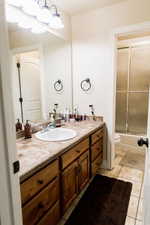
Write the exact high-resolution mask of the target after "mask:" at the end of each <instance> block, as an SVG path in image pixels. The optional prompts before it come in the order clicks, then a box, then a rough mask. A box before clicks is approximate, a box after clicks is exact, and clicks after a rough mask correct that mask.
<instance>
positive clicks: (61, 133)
mask: <svg viewBox="0 0 150 225" xmlns="http://www.w3.org/2000/svg"><path fill="white" fill-rule="evenodd" d="M35 136H36V138H38V139H40V140H42V141H66V140H69V139H72V138H74V137H76V136H77V133H76V131H74V130H71V129H67V128H51V129H48V130H46V131H40V132H38V133H36V134H35Z"/></svg>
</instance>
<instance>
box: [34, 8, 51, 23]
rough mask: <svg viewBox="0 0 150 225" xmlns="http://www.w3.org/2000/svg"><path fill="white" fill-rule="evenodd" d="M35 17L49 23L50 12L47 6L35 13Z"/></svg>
mask: <svg viewBox="0 0 150 225" xmlns="http://www.w3.org/2000/svg"><path fill="white" fill-rule="evenodd" d="M37 19H38V20H39V21H40V22H42V23H49V22H50V21H51V19H52V14H51V13H50V11H49V10H48V9H47V8H42V9H40V11H39V13H38V14H37Z"/></svg>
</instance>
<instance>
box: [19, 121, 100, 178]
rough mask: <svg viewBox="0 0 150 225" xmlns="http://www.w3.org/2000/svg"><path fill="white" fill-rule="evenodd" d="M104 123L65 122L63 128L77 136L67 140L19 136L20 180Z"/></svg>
mask: <svg viewBox="0 0 150 225" xmlns="http://www.w3.org/2000/svg"><path fill="white" fill-rule="evenodd" d="M102 125H104V122H101V121H82V122H74V123H68V124H66V125H65V126H63V127H65V128H70V129H73V130H75V131H76V132H77V136H76V137H75V138H73V139H70V140H68V141H62V142H46V141H41V140H39V139H37V138H36V137H35V135H33V136H32V139H26V140H25V139H24V138H20V139H18V140H17V151H18V158H19V161H20V172H19V175H20V181H21V182H23V181H24V180H25V179H27V178H28V177H30V176H31V175H33V173H35V172H36V171H38V170H39V169H40V168H42V167H43V166H45V165H47V164H48V163H49V162H51V161H52V160H54V159H56V158H57V157H58V156H60V155H61V154H62V153H63V152H65V151H67V150H68V149H69V148H70V147H72V146H74V145H75V144H77V143H78V142H79V141H80V140H81V139H83V138H84V137H86V136H88V135H89V134H91V133H93V132H94V131H96V130H97V129H98V128H100V127H101V126H102Z"/></svg>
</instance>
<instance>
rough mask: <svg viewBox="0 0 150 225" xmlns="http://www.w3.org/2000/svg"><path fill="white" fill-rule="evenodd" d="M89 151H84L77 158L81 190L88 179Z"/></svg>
mask: <svg viewBox="0 0 150 225" xmlns="http://www.w3.org/2000/svg"><path fill="white" fill-rule="evenodd" d="M89 169H90V165H89V151H87V152H86V153H84V154H83V155H82V156H81V157H80V158H79V190H80V191H82V189H83V188H84V187H85V185H86V184H87V182H88V181H89Z"/></svg>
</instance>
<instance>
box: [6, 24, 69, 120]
mask: <svg viewBox="0 0 150 225" xmlns="http://www.w3.org/2000/svg"><path fill="white" fill-rule="evenodd" d="M8 29H9V43H10V55H11V62H12V89H13V101H14V112H15V119H18V118H19V119H20V120H21V121H23V122H25V121H26V120H30V121H33V122H36V121H42V120H46V119H49V113H50V112H51V111H53V109H54V104H58V112H63V111H64V110H65V109H66V108H68V109H70V110H71V109H72V77H71V76H72V75H71V44H70V41H69V40H68V41H66V40H63V39H62V38H59V37H56V36H55V35H53V34H50V33H46V34H33V33H31V32H30V31H27V30H23V29H20V28H18V27H17V26H15V25H14V24H13V25H10V24H9V25H8Z"/></svg>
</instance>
